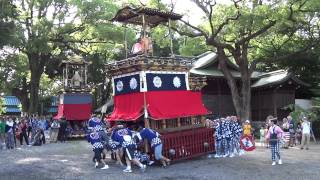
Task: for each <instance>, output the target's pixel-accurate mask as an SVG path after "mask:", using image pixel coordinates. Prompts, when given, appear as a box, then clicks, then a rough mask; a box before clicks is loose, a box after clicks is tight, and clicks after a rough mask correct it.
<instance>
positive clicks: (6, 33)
mask: <svg viewBox="0 0 320 180" xmlns="http://www.w3.org/2000/svg"><path fill="white" fill-rule="evenodd" d="M16 15H17V13H16V8H15V7H14V5H13V3H12V0H6V1H3V0H1V1H0V48H2V47H3V46H5V45H8V44H12V40H13V39H14V38H13V36H14V33H13V32H14V31H15V24H14V20H15V18H16Z"/></svg>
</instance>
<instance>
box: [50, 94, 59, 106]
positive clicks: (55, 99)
mask: <svg viewBox="0 0 320 180" xmlns="http://www.w3.org/2000/svg"><path fill="white" fill-rule="evenodd" d="M51 106H58V97H57V96H52V97H51Z"/></svg>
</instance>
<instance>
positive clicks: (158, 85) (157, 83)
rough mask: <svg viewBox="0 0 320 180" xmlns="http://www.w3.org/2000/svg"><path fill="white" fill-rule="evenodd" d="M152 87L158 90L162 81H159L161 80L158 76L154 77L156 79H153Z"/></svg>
mask: <svg viewBox="0 0 320 180" xmlns="http://www.w3.org/2000/svg"><path fill="white" fill-rule="evenodd" d="M153 85H154V86H155V87H156V88H160V87H161V85H162V81H161V78H160V77H159V76H156V77H154V78H153Z"/></svg>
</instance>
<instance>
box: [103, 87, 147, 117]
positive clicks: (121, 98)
mask: <svg viewBox="0 0 320 180" xmlns="http://www.w3.org/2000/svg"><path fill="white" fill-rule="evenodd" d="M143 101H144V100H143V93H141V92H139V93H130V94H123V95H117V96H114V110H113V112H112V114H111V115H110V116H109V117H107V119H108V121H116V120H124V121H134V120H136V119H138V118H139V117H140V116H141V115H142V114H143V103H144V102H143Z"/></svg>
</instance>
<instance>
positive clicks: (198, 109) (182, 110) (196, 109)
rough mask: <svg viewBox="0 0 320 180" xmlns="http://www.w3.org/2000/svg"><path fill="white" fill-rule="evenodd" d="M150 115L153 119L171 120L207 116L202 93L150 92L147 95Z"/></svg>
mask: <svg viewBox="0 0 320 180" xmlns="http://www.w3.org/2000/svg"><path fill="white" fill-rule="evenodd" d="M146 100H147V105H148V112H149V113H150V114H149V115H150V116H151V118H153V119H171V118H177V117H187V116H196V115H206V114H208V113H209V112H208V110H207V109H206V108H205V106H204V105H203V104H202V99H201V93H200V92H193V91H184V90H183V91H149V92H147V93H146Z"/></svg>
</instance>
